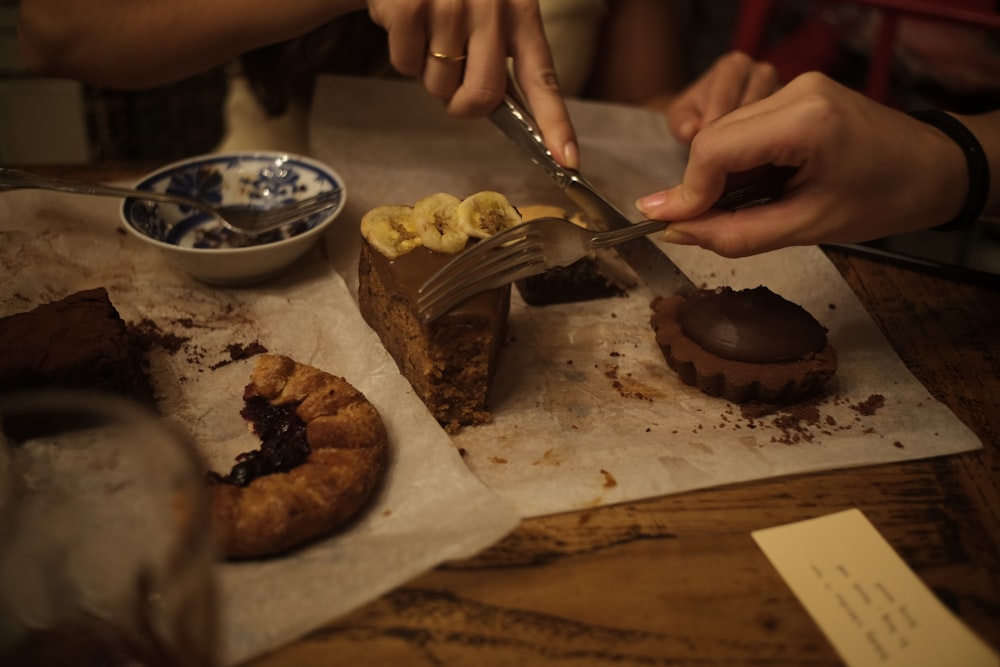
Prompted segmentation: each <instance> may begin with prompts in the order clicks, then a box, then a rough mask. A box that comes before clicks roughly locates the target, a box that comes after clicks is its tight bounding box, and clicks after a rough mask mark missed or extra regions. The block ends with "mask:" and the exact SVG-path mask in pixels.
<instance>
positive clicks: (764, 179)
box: [490, 93, 797, 211]
mask: <svg viewBox="0 0 1000 667" xmlns="http://www.w3.org/2000/svg"><path fill="white" fill-rule="evenodd" d="M490 120H492V121H493V123H494V124H495V125H496V126H497V127H499V128H500V129H501V130H502V131H503V133H504V134H506V135H507V137H509V138H510V139H511V140H512V141H513V142H514V143H516V144H517V145H518V146H519V147H520V148H521V150H523V151H524V152H525V153H526V154H527V155H528V157H529V158H530V159H531V161H532V162H534V163H535V164H537V165H538V166H540V167H541V168H542V169H544V170H545V171H546V173H548V175H549V176H550V177H551V178H552V180H554V181H555V182H556V184H557V185H559V187H561V188H562V189H563V190H565V189H566V188H567V186H569V185H570V184H571V183H572V182H574V181H582V180H583V177H582V176H580V174H578V173H577V172H575V171H573V170H571V169H567V168H565V167H563V166H562V165H561V164H559V163H558V162H556V160H555V158H553V157H552V153H551V152H550V151H549V149H548V148H546V147H545V142H544V141H543V140H542V135H541V133H540V132H539V131H538V129H537V128H536V127H535V119H534V118H533V117H532V116H531V114H530V113H529V112H528V111H527V110H526V109H525V108H524V105H522V104H521V103H520V102H518V101H517V100H516V99H515V98H514V93H510V94H508V95H507V96H506V97H504V99H503V101H502V102H501V103H500V105H499V106H498V107H497V108H496V109H494V110H493V112H492V113H491V114H490ZM796 171H797V168H796V167H779V166H776V165H773V164H765V165H762V166H760V167H754V168H753V169H749V170H747V171H741V172H737V173H733V174H729V176H727V177H726V188H725V191H724V192H723V194H722V196H721V197H719V199H718V201H716V202H715V204H714V207H715V208H725V209H729V210H731V211H735V210H737V209H740V208H747V207H750V206H759V205H760V204H766V203H767V202H769V201H772V200H774V199H777V198H778V197H780V196H781V193H782V192H783V191H784V188H785V184H786V183H787V182H788V179H790V178H791V177H792V176H793V175H794V174H795V172H796Z"/></svg>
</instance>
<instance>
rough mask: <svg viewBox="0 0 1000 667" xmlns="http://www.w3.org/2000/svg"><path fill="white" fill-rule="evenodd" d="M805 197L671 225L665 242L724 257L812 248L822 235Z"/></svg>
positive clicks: (666, 232) (664, 234) (710, 214)
mask: <svg viewBox="0 0 1000 667" xmlns="http://www.w3.org/2000/svg"><path fill="white" fill-rule="evenodd" d="M805 199H806V198H805V197H799V198H796V199H791V200H788V201H778V202H773V203H770V204H765V205H763V206H756V207H753V208H747V209H741V210H738V211H720V210H715V209H713V210H711V211H710V212H708V213H706V214H705V215H702V216H699V217H698V218H696V219H692V220H684V221H681V222H674V223H671V224H670V226H669V227H667V229H666V230H665V231H664V233H663V236H662V240H663V241H665V242H667V243H681V244H683V245H697V246H700V247H702V248H705V249H706V250H711V251H712V252H714V253H716V254H718V255H721V256H723V257H730V258H735V257H747V256H750V255H757V254H760V253H763V252H769V251H772V250H777V249H778V248H784V247H787V246H793V245H812V244H814V243H817V242H818V239H819V238H820V236H821V232H819V231H818V230H815V229H814V228H813V227H811V226H810V225H809V224H807V223H808V221H809V220H810V219H812V217H814V215H815V214H813V216H810V214H809V210H808V208H807V207H806V206H805V205H804V201H805Z"/></svg>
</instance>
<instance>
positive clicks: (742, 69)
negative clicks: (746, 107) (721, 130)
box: [702, 54, 750, 127]
mask: <svg viewBox="0 0 1000 667" xmlns="http://www.w3.org/2000/svg"><path fill="white" fill-rule="evenodd" d="M715 70H716V71H715V73H714V76H712V77H711V79H710V81H709V85H708V87H707V90H706V93H705V99H704V102H703V108H702V126H703V127H704V126H705V125H708V124H709V123H711V122H712V121H714V120H715V119H717V118H719V117H720V116H723V115H725V114H727V113H729V112H730V111H732V110H733V109H736V108H738V107H739V106H740V100H741V99H742V97H743V92H744V90H745V89H746V86H747V80H748V77H749V75H750V70H749V59H748V58H747V57H746V56H744V55H743V54H731V55H730V56H729V57H726V58H723V59H722V60H720V61H719V62H718V63H717V64H716V65H715Z"/></svg>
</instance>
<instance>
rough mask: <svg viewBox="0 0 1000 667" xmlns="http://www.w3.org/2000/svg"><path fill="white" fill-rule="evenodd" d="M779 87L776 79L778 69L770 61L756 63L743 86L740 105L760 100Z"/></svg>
mask: <svg viewBox="0 0 1000 667" xmlns="http://www.w3.org/2000/svg"><path fill="white" fill-rule="evenodd" d="M780 87H781V84H780V81H779V79H778V70H776V69H775V68H774V65H771V64H770V63H757V64H756V65H755V66H754V68H753V70H752V71H751V72H750V76H749V77H748V78H747V81H746V85H745V86H744V88H743V97H742V98H741V99H740V106H741V107H743V106H746V105H747V104H750V103H752V102H756V101H758V100H762V99H764V98H765V97H767V96H768V95H772V94H773V93H774V92H775V91H777V90H778V88H780Z"/></svg>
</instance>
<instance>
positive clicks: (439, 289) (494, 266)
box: [417, 245, 545, 304]
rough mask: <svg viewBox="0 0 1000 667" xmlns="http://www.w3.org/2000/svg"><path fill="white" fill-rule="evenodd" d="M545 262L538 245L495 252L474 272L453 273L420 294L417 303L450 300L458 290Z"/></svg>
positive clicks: (479, 264) (476, 265)
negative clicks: (516, 269) (513, 250)
mask: <svg viewBox="0 0 1000 667" xmlns="http://www.w3.org/2000/svg"><path fill="white" fill-rule="evenodd" d="M504 250H506V249H504ZM544 260H545V254H544V251H543V250H542V248H541V247H540V246H537V245H528V246H525V247H523V248H518V250H517V252H499V251H498V252H494V253H492V254H491V255H490V256H489V257H488V259H487V260H485V261H482V262H479V263H477V264H475V265H474V270H472V271H460V272H458V273H451V274H449V275H448V276H447V277H446V279H444V280H441V281H439V282H437V283H435V284H434V285H433V286H432V287H431V289H428V290H427V291H425V292H420V296H419V297H418V299H417V302H418V304H421V303H429V302H431V301H433V300H436V299H443V298H448V296H449V295H450V294H453V293H455V292H456V291H458V290H463V289H465V288H466V287H467V286H470V285H472V286H475V285H481V284H483V283H484V282H487V281H489V280H490V279H491V278H493V276H497V275H503V274H504V273H506V272H508V271H511V270H513V269H515V268H517V267H519V266H521V265H523V264H525V263H528V262H532V263H533V262H544ZM484 289H489V288H484Z"/></svg>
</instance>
